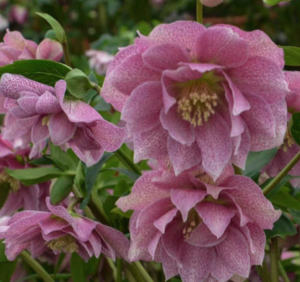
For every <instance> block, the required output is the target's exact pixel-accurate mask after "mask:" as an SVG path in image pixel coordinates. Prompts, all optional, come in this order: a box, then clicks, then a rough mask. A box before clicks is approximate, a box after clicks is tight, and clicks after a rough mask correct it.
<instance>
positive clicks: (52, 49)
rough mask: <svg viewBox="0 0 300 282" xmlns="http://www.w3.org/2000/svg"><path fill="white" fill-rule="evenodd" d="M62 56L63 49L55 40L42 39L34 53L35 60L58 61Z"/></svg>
mask: <svg viewBox="0 0 300 282" xmlns="http://www.w3.org/2000/svg"><path fill="white" fill-rule="evenodd" d="M62 56H63V48H62V46H61V44H60V43H59V42H57V41H55V40H51V39H48V38H46V39H44V40H43V41H42V42H41V43H40V44H39V46H38V48H37V51H36V58H37V59H44V60H52V61H60V59H61V58H62Z"/></svg>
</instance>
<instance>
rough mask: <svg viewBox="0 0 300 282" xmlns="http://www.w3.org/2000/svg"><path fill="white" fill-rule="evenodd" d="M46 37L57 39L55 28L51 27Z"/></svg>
mask: <svg viewBox="0 0 300 282" xmlns="http://www.w3.org/2000/svg"><path fill="white" fill-rule="evenodd" d="M45 38H49V39H53V40H57V37H56V33H55V31H54V30H53V29H49V30H48V31H47V32H46V34H45Z"/></svg>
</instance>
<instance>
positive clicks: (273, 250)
mask: <svg viewBox="0 0 300 282" xmlns="http://www.w3.org/2000/svg"><path fill="white" fill-rule="evenodd" d="M270 259H271V281H272V282H278V281H279V274H278V240H277V238H276V237H275V238H272V239H271V244H270Z"/></svg>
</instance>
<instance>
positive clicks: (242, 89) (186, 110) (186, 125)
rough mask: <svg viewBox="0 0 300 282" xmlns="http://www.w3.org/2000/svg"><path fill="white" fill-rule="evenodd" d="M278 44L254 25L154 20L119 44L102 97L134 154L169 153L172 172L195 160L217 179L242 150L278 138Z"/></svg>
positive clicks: (282, 86)
mask: <svg viewBox="0 0 300 282" xmlns="http://www.w3.org/2000/svg"><path fill="white" fill-rule="evenodd" d="M283 66H284V61H283V51H282V49H280V48H278V47H277V46H276V45H275V44H274V43H273V42H272V41H271V40H270V39H269V38H268V37H267V35H266V34H264V33H263V32H261V31H254V32H244V31H241V30H239V29H238V28H236V27H233V26H224V25H221V26H213V27H210V28H205V27H204V26H203V25H201V24H198V23H195V22H188V21H186V22H184V21H181V22H175V23H172V24H162V25H159V26H157V27H156V28H155V29H154V30H153V31H152V32H151V33H150V35H149V36H148V37H146V36H140V38H138V39H136V41H135V44H134V45H131V46H129V47H127V48H123V49H121V51H120V52H119V53H118V54H117V55H116V57H115V59H114V61H113V62H112V63H111V64H110V66H109V68H108V71H107V77H106V79H105V82H104V85H103V89H102V96H103V97H104V98H105V99H106V100H107V101H108V102H110V103H112V105H113V106H114V107H115V108H116V109H117V110H119V111H121V112H122V116H121V118H122V120H124V121H125V122H126V124H127V127H128V129H129V132H130V139H131V140H132V141H133V147H134V160H135V162H139V161H140V160H142V159H149V158H150V159H156V160H158V161H165V159H169V160H170V162H171V163H172V165H173V168H174V171H175V173H176V175H178V174H179V173H181V172H183V171H185V170H188V169H190V168H192V167H194V166H196V165H198V164H201V165H202V167H203V168H204V169H205V171H206V172H207V173H209V174H210V175H211V176H213V178H214V179H216V178H218V177H219V176H220V175H221V173H222V171H223V169H224V167H225V166H226V165H227V164H228V163H230V162H232V163H234V164H235V165H237V166H239V167H241V168H244V166H245V161H246V158H247V155H248V152H249V150H252V151H261V150H265V149H269V148H274V147H276V146H280V145H281V144H282V141H283V138H284V134H285V130H286V104H285V100H284V98H285V95H286V94H287V93H288V87H287V83H286V81H285V78H284V73H283V71H282V68H283Z"/></svg>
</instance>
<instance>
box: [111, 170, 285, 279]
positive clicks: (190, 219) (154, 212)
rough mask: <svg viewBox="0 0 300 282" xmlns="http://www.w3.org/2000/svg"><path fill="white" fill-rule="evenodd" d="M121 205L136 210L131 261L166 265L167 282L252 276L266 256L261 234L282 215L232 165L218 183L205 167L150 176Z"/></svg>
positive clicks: (131, 228)
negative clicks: (154, 262)
mask: <svg viewBox="0 0 300 282" xmlns="http://www.w3.org/2000/svg"><path fill="white" fill-rule="evenodd" d="M249 203H251V204H250V205H249ZM117 206H118V207H120V208H121V209H122V210H123V211H127V210H134V213H133V215H132V218H131V220H130V233H131V246H130V249H129V259H130V260H131V261H136V260H155V261H158V262H162V264H163V269H164V272H165V275H166V279H167V280H168V279H170V278H171V277H173V276H175V275H177V274H179V275H180V276H181V278H182V280H183V281H184V282H194V281H197V282H201V281H221V282H225V281H228V280H229V279H233V280H234V277H235V276H241V277H244V278H246V277H248V276H249V273H250V268H251V266H252V265H260V264H261V263H262V260H263V257H264V247H265V234H264V231H263V230H264V229H272V228H273V223H274V222H275V221H276V220H277V219H278V218H279V216H280V214H281V212H280V211H276V210H274V208H273V206H272V204H271V203H270V202H269V201H268V200H267V199H266V198H265V197H264V196H263V193H262V191H261V189H260V188H259V187H258V186H257V185H256V184H255V183H254V182H253V181H252V180H251V179H250V178H247V177H244V176H239V175H234V174H233V170H232V167H231V166H227V167H226V168H225V170H224V172H223V174H222V175H221V176H220V178H218V179H217V180H216V181H214V180H213V178H212V177H210V176H209V175H208V174H207V173H206V172H204V171H203V170H202V169H200V170H197V171H194V172H191V171H190V172H186V173H182V174H180V175H179V176H178V177H175V176H174V175H172V174H169V173H167V172H158V171H154V172H146V173H144V174H143V175H142V176H141V177H140V178H139V179H138V180H137V182H136V183H135V185H134V187H133V190H132V193H131V194H130V195H129V196H127V197H124V198H121V199H119V200H118V201H117ZM234 281H235V280H234Z"/></svg>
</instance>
